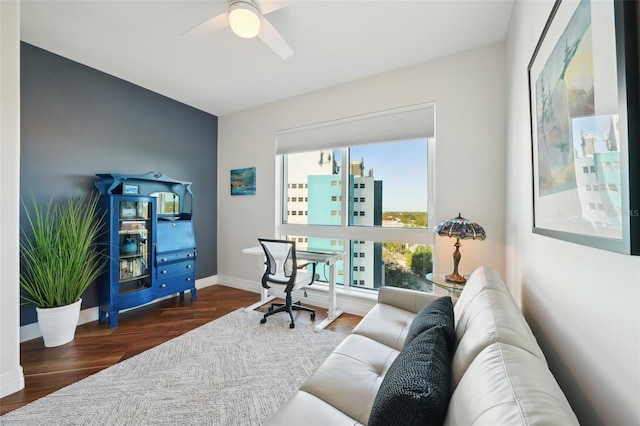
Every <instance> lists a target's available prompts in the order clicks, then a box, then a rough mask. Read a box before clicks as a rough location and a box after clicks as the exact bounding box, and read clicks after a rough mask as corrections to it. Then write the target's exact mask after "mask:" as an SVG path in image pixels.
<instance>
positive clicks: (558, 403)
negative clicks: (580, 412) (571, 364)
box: [444, 343, 578, 425]
mask: <svg viewBox="0 0 640 426" xmlns="http://www.w3.org/2000/svg"><path fill="white" fill-rule="evenodd" d="M485 390H490V391H485ZM444 424H445V425H459V424H465V425H470V424H477V425H485V424H486V425H497V424H499V425H534V424H535V425H552V424H554V425H577V424H578V419H577V418H576V416H575V413H574V412H573V410H572V409H571V406H570V405H569V403H568V401H567V398H566V397H565V396H564V394H563V393H562V390H561V389H560V387H559V386H558V383H557V382H556V380H555V378H554V377H553V375H552V374H551V372H550V371H549V368H548V367H547V363H546V362H545V361H544V360H542V359H540V358H539V357H537V356H535V355H533V354H531V353H530V352H528V351H525V350H524V349H521V348H518V347H515V346H511V345H507V344H503V343H494V344H492V345H489V346H488V347H486V348H485V349H484V350H483V351H482V352H481V353H480V354H479V355H478V356H477V357H476V358H475V359H474V360H473V362H472V363H471V365H470V366H469V368H468V369H467V372H466V373H465V375H464V377H462V379H461V380H460V383H459V384H458V387H457V388H456V389H455V391H454V392H453V394H452V395H451V400H450V401H449V409H448V411H447V418H446V420H445V423H444Z"/></svg>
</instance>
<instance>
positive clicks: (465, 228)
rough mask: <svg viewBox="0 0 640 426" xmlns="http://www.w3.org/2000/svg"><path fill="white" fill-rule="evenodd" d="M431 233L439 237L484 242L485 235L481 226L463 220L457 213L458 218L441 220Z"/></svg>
mask: <svg viewBox="0 0 640 426" xmlns="http://www.w3.org/2000/svg"><path fill="white" fill-rule="evenodd" d="M433 232H434V233H436V234H438V235H440V236H441V237H455V238H460V239H461V240H466V239H474V240H484V239H485V238H487V234H486V233H485V232H484V229H483V228H482V226H480V225H478V224H477V223H474V222H471V221H470V220H467V219H465V218H464V217H462V216H461V215H460V213H458V217H454V218H452V219H447V220H443V221H442V222H440V223H438V224H437V225H436V226H434V227H433Z"/></svg>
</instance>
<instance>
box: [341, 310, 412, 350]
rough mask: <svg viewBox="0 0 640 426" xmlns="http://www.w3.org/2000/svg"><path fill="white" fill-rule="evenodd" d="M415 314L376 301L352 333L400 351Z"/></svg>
mask: <svg viewBox="0 0 640 426" xmlns="http://www.w3.org/2000/svg"><path fill="white" fill-rule="evenodd" d="M415 316H416V314H415V313H413V312H410V311H407V310H404V309H401V308H396V307H395V306H391V305H387V304H384V303H378V304H376V305H375V306H374V307H373V308H372V309H371V310H370V311H369V312H368V313H367V315H365V316H364V318H362V320H361V321H360V323H359V324H358V325H357V326H356V327H355V328H354V329H353V334H358V335H360V336H365V337H368V338H370V339H373V340H376V341H378V342H380V343H382V344H384V345H387V346H390V347H392V348H394V349H396V350H398V351H400V350H402V348H403V347H404V341H405V340H406V338H407V333H408V332H409V327H410V326H411V323H412V322H413V319H414V318H415Z"/></svg>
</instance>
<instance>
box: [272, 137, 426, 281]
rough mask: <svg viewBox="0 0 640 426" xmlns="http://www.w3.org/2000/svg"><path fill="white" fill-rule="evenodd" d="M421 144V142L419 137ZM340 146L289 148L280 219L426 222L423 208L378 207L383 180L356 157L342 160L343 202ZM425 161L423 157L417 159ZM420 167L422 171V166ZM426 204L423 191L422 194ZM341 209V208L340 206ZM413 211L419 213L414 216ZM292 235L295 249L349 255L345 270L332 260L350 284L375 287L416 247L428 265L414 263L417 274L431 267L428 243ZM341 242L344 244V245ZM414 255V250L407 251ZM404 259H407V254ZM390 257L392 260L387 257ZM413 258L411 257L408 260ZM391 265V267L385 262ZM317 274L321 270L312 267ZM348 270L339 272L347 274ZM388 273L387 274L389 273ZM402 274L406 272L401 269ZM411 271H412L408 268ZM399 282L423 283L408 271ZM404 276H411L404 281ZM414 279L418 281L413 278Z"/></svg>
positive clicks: (403, 265)
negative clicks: (306, 149)
mask: <svg viewBox="0 0 640 426" xmlns="http://www.w3.org/2000/svg"><path fill="white" fill-rule="evenodd" d="M422 143H423V144H424V143H425V142H422ZM342 155H344V154H343V151H342V150H339V149H336V150H323V151H315V152H306V153H296V154H290V155H289V156H288V161H287V167H286V211H284V212H283V216H284V217H283V221H284V222H285V223H288V224H305V225H323V226H341V225H342V224H343V217H344V216H345V215H348V216H347V220H346V221H347V224H348V226H353V227H385V228H387V227H388V228H405V227H417V226H420V227H426V208H425V209H424V210H423V211H422V212H417V213H416V212H406V213H403V212H394V213H385V212H383V193H384V183H385V182H383V180H382V179H377V177H376V176H375V173H374V170H373V168H367V167H366V166H367V159H366V158H364V157H360V158H357V159H351V160H350V161H349V163H348V166H347V167H348V168H349V177H348V185H349V187H348V190H347V191H344V192H345V193H346V194H348V200H347V201H348V202H347V203H344V202H343V201H344V200H343V199H342V197H343V195H342V194H343V188H342V179H343V177H342V173H341V168H342V167H343V166H342V164H343V162H342V158H341V156H342ZM423 162H424V164H425V167H426V158H424V159H423ZM425 173H426V171H425ZM424 199H425V202H424V205H425V207H426V194H425V196H424ZM345 208H346V209H347V211H346V212H343V209H345ZM416 216H422V218H421V219H418V220H416ZM288 238H289V239H294V240H295V241H296V246H297V248H298V249H299V250H311V251H325V250H340V251H345V253H347V254H348V255H349V260H348V263H347V264H348V266H347V267H348V271H345V262H344V261H340V262H338V264H337V265H336V270H337V279H336V282H337V283H338V284H345V282H347V283H349V285H351V286H352V287H357V288H365V289H377V288H379V287H381V286H383V285H385V284H387V285H389V284H388V283H386V281H387V280H388V277H389V276H393V272H394V270H395V272H398V271H400V270H403V269H406V270H408V269H409V268H410V267H411V265H412V262H411V257H412V256H411V255H412V254H413V253H414V252H416V253H418V256H420V257H421V258H424V257H425V256H427V255H428V262H427V263H428V265H427V263H425V264H424V265H422V266H421V267H420V269H421V271H420V274H421V275H422V278H423V277H424V274H426V273H428V272H431V266H430V265H431V247H427V248H425V246H421V245H419V244H395V243H385V242H381V241H368V240H355V239H346V242H345V240H343V239H335V238H334V239H332V238H320V237H307V236H302V235H289V236H288ZM345 244H347V247H345ZM413 257H415V256H413ZM407 259H409V260H407ZM390 262H392V263H393V265H390V264H389V263H390ZM416 264H417V262H416V263H414V266H415V265H416ZM390 266H391V267H390ZM317 272H318V273H319V275H320V280H323V281H326V279H327V277H326V276H323V275H324V274H325V273H326V271H323V270H322V268H319V269H318V271H317ZM347 272H348V275H345V274H347ZM390 274H391V275H390ZM405 275H406V274H405ZM413 275H415V274H413ZM401 281H402V283H404V285H403V286H407V287H413V288H423V287H424V285H425V284H426V281H425V280H424V279H421V278H420V277H413V278H412V279H407V278H406V277H403V278H402V279H401ZM409 281H414V283H413V285H409V284H408V282H409ZM418 281H419V282H418Z"/></svg>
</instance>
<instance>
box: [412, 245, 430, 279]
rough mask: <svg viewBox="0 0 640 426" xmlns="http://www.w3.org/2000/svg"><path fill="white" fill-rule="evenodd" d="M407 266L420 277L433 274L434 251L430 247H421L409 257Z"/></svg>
mask: <svg viewBox="0 0 640 426" xmlns="http://www.w3.org/2000/svg"><path fill="white" fill-rule="evenodd" d="M407 266H408V267H409V268H411V271H413V273H414V274H416V275H418V276H420V277H424V276H425V275H426V274H429V273H431V272H433V249H432V248H431V247H430V246H419V247H418V248H416V250H415V251H414V252H413V253H411V254H409V255H408V256H407Z"/></svg>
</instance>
